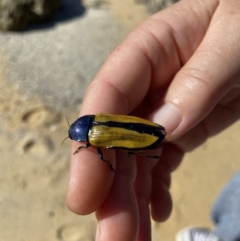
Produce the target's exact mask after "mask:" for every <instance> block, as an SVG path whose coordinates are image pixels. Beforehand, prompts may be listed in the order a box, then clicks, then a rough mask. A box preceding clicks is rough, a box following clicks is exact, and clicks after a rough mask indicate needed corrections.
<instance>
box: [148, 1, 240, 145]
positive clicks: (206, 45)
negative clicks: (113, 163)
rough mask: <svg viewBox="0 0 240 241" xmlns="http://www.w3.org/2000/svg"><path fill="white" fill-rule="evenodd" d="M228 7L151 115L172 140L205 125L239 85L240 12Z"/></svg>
mask: <svg viewBox="0 0 240 241" xmlns="http://www.w3.org/2000/svg"><path fill="white" fill-rule="evenodd" d="M222 5H224V4H222ZM225 5H226V6H220V7H219V8H218V9H217V10H216V12H215V14H214V17H213V18H212V21H211V23H210V25H209V28H208V31H207V33H206V35H205V37H204V39H203V41H202V42H201V44H200V45H199V47H198V48H197V50H196V51H195V53H194V54H193V55H192V57H191V58H190V59H189V60H188V62H187V63H186V64H185V65H184V66H183V67H182V69H181V70H180V71H179V72H178V73H177V74H176V76H175V78H174V79H173V81H172V82H171V84H170V86H169V88H168V90H167V93H166V95H165V99H164V104H163V105H162V106H160V107H159V108H158V109H157V110H155V112H154V113H153V114H152V116H151V119H152V120H153V121H154V122H156V123H160V124H161V125H163V126H164V127H165V128H166V130H167V132H168V133H171V134H170V135H169V139H168V140H173V139H176V138H178V137H180V136H182V135H183V134H185V133H186V132H187V131H188V130H190V129H191V128H193V127H194V126H195V125H197V124H198V123H199V122H201V121H202V120H203V119H204V118H205V117H206V116H207V115H208V114H209V113H210V112H211V111H212V110H213V108H214V107H215V106H216V104H217V103H218V102H219V101H220V100H221V98H222V97H223V96H224V95H225V94H226V93H227V92H229V91H230V90H231V88H233V87H234V86H235V85H236V84H237V81H238V77H239V76H240V68H239V66H240V55H239V54H238V53H240V42H239V39H240V25H239V21H238V19H239V16H238V15H239V13H237V12H236V11H231V4H228V3H227V2H226V3H225ZM232 10H234V9H232ZM234 12H235V13H234ZM227 19H229V21H227ZM229 26H231V27H229Z"/></svg>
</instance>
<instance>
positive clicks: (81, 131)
mask: <svg viewBox="0 0 240 241" xmlns="http://www.w3.org/2000/svg"><path fill="white" fill-rule="evenodd" d="M93 118H94V115H85V116H82V117H80V118H78V119H77V120H76V121H75V122H73V123H72V124H71V125H70V128H69V131H68V136H69V138H70V139H72V140H74V141H88V132H89V129H90V128H91V126H92V122H93Z"/></svg>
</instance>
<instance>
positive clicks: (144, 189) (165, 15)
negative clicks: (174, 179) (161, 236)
mask: <svg viewBox="0 0 240 241" xmlns="http://www.w3.org/2000/svg"><path fill="white" fill-rule="evenodd" d="M239 82H240V1H236V0H222V1H217V0H211V1H209V0H182V1H180V2H179V3H177V4H175V5H173V6H171V7H169V8H167V9H166V10H164V11H161V12H159V13H157V14H155V15H153V16H151V17H150V18H149V19H147V20H146V21H145V22H144V23H143V24H141V25H140V26H139V27H138V28H137V29H135V30H134V31H133V32H132V33H131V34H130V35H129V36H128V37H127V39H126V40H125V41H124V42H123V43H122V44H121V45H120V46H119V47H118V48H117V49H116V50H115V51H114V52H113V53H112V54H111V55H110V56H109V58H108V59H107V61H106V63H105V64H104V65H103V67H102V68H101V70H100V71H99V73H98V74H97V76H96V77H95V79H94V80H93V81H92V83H91V84H90V85H89V87H88V89H87V91H86V94H85V97H84V101H83V105H82V109H81V112H80V116H82V115H86V114H95V113H112V114H130V115H137V116H140V117H143V118H147V119H149V120H151V121H153V122H156V123H158V124H160V125H162V126H164V127H165V128H166V130H167V133H168V135H167V140H168V143H167V144H166V145H164V147H163V149H162V158H161V160H154V159H149V158H145V157H142V156H141V157H135V156H134V155H131V156H130V157H128V154H127V153H126V152H123V151H114V150H102V151H103V155H104V158H105V159H107V160H111V162H112V164H113V166H114V167H115V169H116V173H112V172H111V171H110V169H109V166H108V165H107V164H106V163H104V162H101V161H100V160H99V157H98V155H97V152H96V148H93V147H90V148H88V149H82V150H80V152H79V153H78V154H77V155H72V160H71V171H70V181H69V190H68V196H67V203H68V207H69V209H70V210H71V211H73V212H75V213H77V214H80V215H85V214H90V213H92V212H96V218H97V221H98V227H97V232H96V240H98V241H100V240H101V241H103V240H104V241H108V240H109V241H112V240H114V241H128V240H129V241H133V240H138V241H142V240H143V241H148V240H151V230H150V225H151V224H150V217H152V218H153V219H154V220H156V221H159V222H162V221H164V220H166V219H167V218H168V216H169V215H170V212H171V208H172V203H171V195H170V193H169V187H170V179H171V172H172V171H173V170H175V169H176V168H177V166H178V165H179V164H180V162H181V160H182V158H183V156H184V153H185V152H187V151H189V150H193V149H194V148H196V147H197V146H199V145H201V144H202V143H203V142H204V141H205V140H206V139H207V138H208V137H210V136H212V135H215V134H217V133H219V132H220V131H222V130H223V129H225V128H227V127H228V126H229V125H231V124H232V123H234V122H235V121H236V120H238V119H239V117H240V88H239V87H240V85H239ZM78 146H79V143H77V142H73V147H72V152H74V151H75V150H76V149H77V147H78ZM160 152H161V150H157V151H156V153H157V154H160ZM149 204H150V208H149Z"/></svg>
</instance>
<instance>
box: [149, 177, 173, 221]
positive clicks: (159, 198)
mask: <svg viewBox="0 0 240 241" xmlns="http://www.w3.org/2000/svg"><path fill="white" fill-rule="evenodd" d="M157 188H158V191H154V190H155V189H154V188H153V189H154V190H153V192H152V198H151V213H152V218H153V220H155V221H157V222H164V221H166V220H167V219H168V218H169V216H170V214H171V211H172V198H171V195H170V192H169V189H168V187H167V186H166V185H165V184H164V183H163V182H161V181H160V182H159V183H158V186H157Z"/></svg>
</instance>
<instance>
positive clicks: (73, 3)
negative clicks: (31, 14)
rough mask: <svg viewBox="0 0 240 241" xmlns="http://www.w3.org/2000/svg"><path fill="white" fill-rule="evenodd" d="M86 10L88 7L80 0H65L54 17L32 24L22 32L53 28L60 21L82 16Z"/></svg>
mask: <svg viewBox="0 0 240 241" xmlns="http://www.w3.org/2000/svg"><path fill="white" fill-rule="evenodd" d="M85 11H86V9H85V7H84V6H83V5H82V3H81V1H80V0H63V5H62V8H61V9H60V10H59V12H58V13H57V14H56V16H55V17H54V18H52V19H51V20H48V21H46V22H44V23H33V24H30V25H29V27H27V28H26V29H25V30H23V31H22V32H28V31H34V30H43V29H46V28H52V27H54V26H55V25H56V24H58V23H59V22H65V21H69V20H72V19H73V18H78V17H81V16H82V15H83V14H84V13H85Z"/></svg>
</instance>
